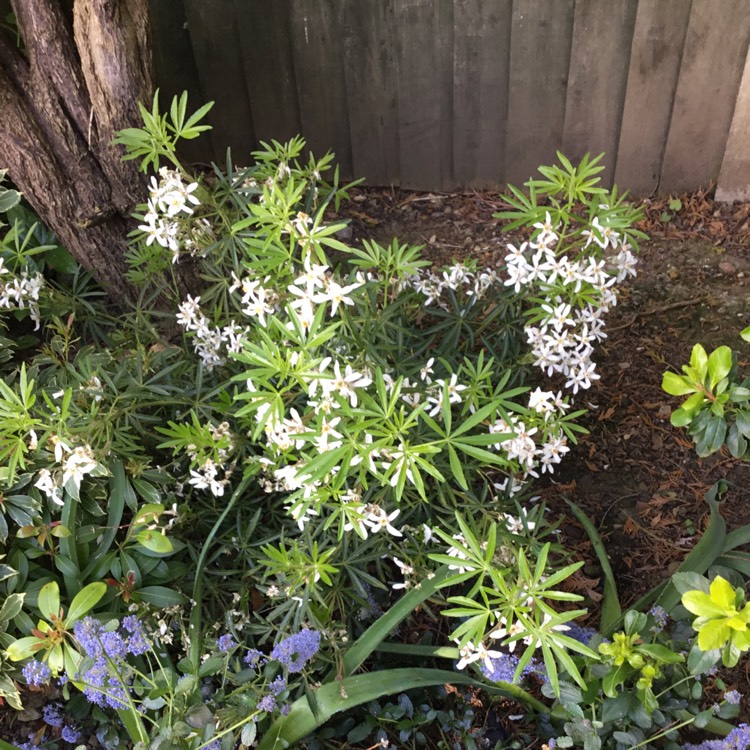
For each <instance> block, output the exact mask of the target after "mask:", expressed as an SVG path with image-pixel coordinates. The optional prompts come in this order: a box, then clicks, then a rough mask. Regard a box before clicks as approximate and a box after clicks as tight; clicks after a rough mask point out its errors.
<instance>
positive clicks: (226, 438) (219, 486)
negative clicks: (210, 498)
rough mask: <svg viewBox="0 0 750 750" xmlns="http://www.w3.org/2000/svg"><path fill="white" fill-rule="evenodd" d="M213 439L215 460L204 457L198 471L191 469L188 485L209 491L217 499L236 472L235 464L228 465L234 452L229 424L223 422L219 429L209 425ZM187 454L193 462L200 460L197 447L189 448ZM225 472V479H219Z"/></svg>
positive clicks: (189, 446)
mask: <svg viewBox="0 0 750 750" xmlns="http://www.w3.org/2000/svg"><path fill="white" fill-rule="evenodd" d="M208 429H209V432H210V434H211V439H212V440H213V442H214V447H213V453H214V454H215V458H216V460H215V459H214V458H211V457H203V458H201V459H200V463H199V464H198V468H197V469H190V479H189V480H188V483H189V484H191V485H193V487H196V488H197V489H199V490H209V491H210V492H211V494H212V495H214V496H215V497H221V496H222V495H223V494H224V489H225V488H226V486H227V485H228V484H229V480H230V478H231V476H232V473H233V471H234V464H233V463H231V464H228V461H229V457H230V455H231V454H232V452H233V451H234V447H235V446H234V440H233V438H232V433H231V430H230V427H229V422H222V423H221V424H220V425H219V426H218V427H214V425H209V427H208ZM186 450H187V454H188V456H189V457H190V460H191V462H193V463H195V462H197V461H198V460H199V456H198V449H197V447H196V446H195V445H188V446H187V449H186ZM222 472H223V475H224V476H223V477H221V478H219V476H220V473H222Z"/></svg>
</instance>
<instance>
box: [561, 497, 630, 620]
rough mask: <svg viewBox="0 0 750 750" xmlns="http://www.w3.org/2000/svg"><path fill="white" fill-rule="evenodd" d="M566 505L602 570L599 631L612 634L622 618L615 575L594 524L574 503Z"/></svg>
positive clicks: (569, 502)
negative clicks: (592, 549) (589, 541)
mask: <svg viewBox="0 0 750 750" xmlns="http://www.w3.org/2000/svg"><path fill="white" fill-rule="evenodd" d="M567 503H568V506H569V507H570V509H571V510H572V511H573V515H574V516H575V517H576V518H577V519H578V522H579V523H580V524H581V526H583V528H584V530H585V532H586V534H587V535H588V537H589V539H590V540H591V546H592V547H593V548H594V552H595V553H596V557H597V560H599V566H600V567H601V569H602V575H603V576H604V586H603V589H604V595H603V597H602V606H601V631H602V633H605V634H609V633H611V632H613V630H614V627H615V625H616V623H617V622H618V621H619V620H620V617H621V616H622V608H621V606H620V597H619V594H618V593H617V583H616V581H615V574H614V572H613V570H612V565H611V564H610V562H609V557H608V556H607V550H606V548H605V546H604V542H603V541H602V538H601V536H599V532H598V531H597V530H596V528H595V527H594V524H592V523H591V520H590V519H589V517H588V516H587V515H586V514H585V513H584V512H583V511H582V510H581V508H579V507H578V506H577V505H576V504H575V503H573V502H571V501H570V500H568V501H567Z"/></svg>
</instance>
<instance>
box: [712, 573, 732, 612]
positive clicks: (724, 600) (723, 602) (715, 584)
mask: <svg viewBox="0 0 750 750" xmlns="http://www.w3.org/2000/svg"><path fill="white" fill-rule="evenodd" d="M710 592H711V600H712V601H713V602H714V603H715V604H717V605H718V606H719V607H721V608H722V609H723V610H724V614H725V615H726V614H729V613H730V612H731V611H732V610H734V588H733V587H732V584H731V583H729V581H727V580H726V579H725V578H722V577H721V576H716V578H714V580H713V581H711V586H710Z"/></svg>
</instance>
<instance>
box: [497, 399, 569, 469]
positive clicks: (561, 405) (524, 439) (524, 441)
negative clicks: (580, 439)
mask: <svg viewBox="0 0 750 750" xmlns="http://www.w3.org/2000/svg"><path fill="white" fill-rule="evenodd" d="M569 408H570V405H569V404H568V403H566V402H565V401H564V399H563V395H562V393H561V392H559V391H558V392H557V393H556V394H555V393H553V392H552V391H543V390H542V389H541V388H537V389H536V390H535V391H533V392H532V393H530V394H529V409H530V410H532V411H534V412H536V413H537V414H539V415H541V416H542V418H543V420H544V422H543V427H544V430H543V432H544V440H543V442H542V443H541V445H538V444H537V442H536V441H535V440H534V438H533V436H534V435H537V434H538V432H539V428H538V427H528V428H527V426H526V424H525V423H524V422H523V421H522V420H521V418H520V417H516V416H515V415H512V414H511V415H508V420H507V421H506V420H505V419H503V418H499V419H497V420H495V422H494V424H491V425H490V427H489V431H490V433H496V434H499V435H506V436H507V435H511V437H510V438H509V439H506V440H503V441H500V442H497V443H495V444H494V447H495V448H496V449H497V450H502V451H504V452H505V453H506V454H507V456H508V458H509V459H511V460H517V461H518V463H519V464H520V466H521V469H522V470H523V472H524V477H528V476H533V477H538V476H539V474H538V473H537V472H536V471H535V468H536V467H537V466H539V465H541V468H542V473H545V472H549V473H550V474H551V473H552V472H553V471H554V465H555V464H559V463H560V462H561V461H562V457H563V456H564V455H565V454H566V453H568V451H570V448H569V446H568V442H567V438H566V437H565V433H564V432H563V431H562V429H560V428H559V427H557V428H555V427H554V423H555V420H556V419H557V418H558V417H560V416H563V415H564V414H565V412H566V411H567V410H568V409H569ZM539 437H541V435H537V439H539Z"/></svg>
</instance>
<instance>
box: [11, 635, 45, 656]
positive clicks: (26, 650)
mask: <svg viewBox="0 0 750 750" xmlns="http://www.w3.org/2000/svg"><path fill="white" fill-rule="evenodd" d="M43 646H44V642H43V641H40V640H39V638H36V637H34V636H33V635H30V636H27V637H26V638H19V639H18V640H17V641H13V643H11V644H10V646H8V648H7V650H6V652H5V653H6V654H7V655H8V658H9V659H10V660H11V661H23V660H24V659H28V658H29V657H31V656H33V655H34V654H35V653H36V652H37V651H39V650H40V649H42V648H43Z"/></svg>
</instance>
